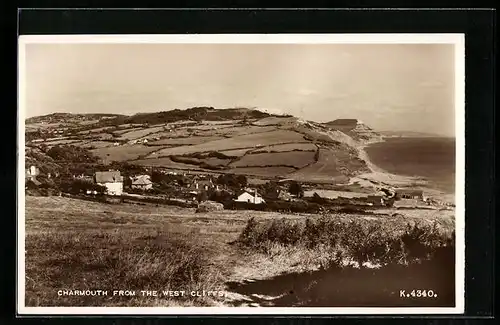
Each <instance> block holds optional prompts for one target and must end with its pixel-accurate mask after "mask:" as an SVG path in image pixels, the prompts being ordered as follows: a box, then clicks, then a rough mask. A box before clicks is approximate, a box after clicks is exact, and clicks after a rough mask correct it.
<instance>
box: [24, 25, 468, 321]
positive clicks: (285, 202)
mask: <svg viewBox="0 0 500 325" xmlns="http://www.w3.org/2000/svg"><path fill="white" fill-rule="evenodd" d="M464 53H465V52H464V36H463V35H461V34H364V35H363V34H289V35H286V34H246V35H237V34H233V35H230V34H220V35H208V34H206V35H200V34H199V35H154V36H153V35H122V36H112V35H101V36H83V35H79V36H68V35H59V36H56V35H54V36H48V35H45V36H44V35H38V36H20V38H19V67H18V71H19V95H18V96H19V107H18V128H19V134H18V159H19V160H18V197H17V199H18V219H17V227H18V228H17V239H18V247H17V252H18V253H17V256H18V272H17V273H18V279H17V303H18V312H19V313H20V314H22V313H23V312H24V313H27V314H37V313H39V314H51V313H56V314H72V313H77V314H82V313H84V314H88V313H95V314H106V313H132V314H203V313H207V314H214V313H217V314H240V313H242V314H245V313H252V314H311V313H314V314H318V313H319V314H321V313H325V314H398V313H418V314H422V313H427V314H439V313H447V314H451V313H455V314H457V313H463V312H464V265H465V263H464V240H465V234H464V227H465V216H464V213H465V211H464V209H465V208H464V204H465V203H464V175H465V163H464V160H465V158H464V133H465V131H464V127H465V126H464V125H465V124H464V119H465V117H464V116H465V113H464V103H465V100H464V87H465V86H464V85H465V78H464ZM88 307H92V308H88ZM118 307H127V308H118Z"/></svg>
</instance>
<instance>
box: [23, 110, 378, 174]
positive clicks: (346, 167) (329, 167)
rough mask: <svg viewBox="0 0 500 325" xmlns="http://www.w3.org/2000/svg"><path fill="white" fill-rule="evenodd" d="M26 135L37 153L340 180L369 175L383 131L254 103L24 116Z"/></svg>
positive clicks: (227, 171) (190, 168) (104, 161)
mask: <svg viewBox="0 0 500 325" xmlns="http://www.w3.org/2000/svg"><path fill="white" fill-rule="evenodd" d="M26 139H27V146H28V147H29V148H30V149H29V150H31V149H37V150H36V153H37V155H38V157H40V151H43V150H42V149H43V148H44V147H45V148H51V147H54V146H65V145H72V146H76V147H81V148H85V149H87V150H90V152H91V153H92V154H94V155H95V156H97V157H99V158H100V159H101V161H102V163H103V164H110V163H112V162H127V163H131V164H137V165H142V166H156V167H163V168H168V169H178V170H195V171H199V172H217V173H234V174H244V175H247V176H252V177H259V178H263V179H274V178H276V177H278V178H289V179H296V180H300V181H303V182H316V183H342V182H347V181H349V179H350V178H351V177H354V176H356V175H359V174H362V173H366V172H370V167H369V164H367V161H365V158H364V157H365V156H364V155H363V153H362V152H361V151H362V147H363V146H364V145H365V144H366V143H370V142H373V141H380V135H379V134H378V133H376V132H375V131H373V130H372V129H371V128H369V127H368V126H366V125H365V124H363V123H360V121H359V120H357V119H349V120H335V121H331V122H328V123H319V122H314V121H308V120H304V119H301V118H297V117H294V116H292V115H287V114H274V113H270V112H268V111H267V110H259V109H254V108H252V109H250V108H227V109H216V108H213V107H193V108H189V109H185V110H181V109H174V110H171V111H161V112H153V113H138V114H134V115H120V114H70V113H55V114H49V115H46V116H41V117H35V118H30V119H27V120H26ZM214 153H217V154H214ZM27 157H29V158H30V159H31V160H30V162H33V159H34V158H33V157H32V156H31V155H29V154H27Z"/></svg>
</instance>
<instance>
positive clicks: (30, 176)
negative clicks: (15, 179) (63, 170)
mask: <svg viewBox="0 0 500 325" xmlns="http://www.w3.org/2000/svg"><path fill="white" fill-rule="evenodd" d="M38 175H40V169H39V168H38V167H36V166H31V167H30V168H28V169H26V172H25V175H24V176H25V177H24V179H25V183H26V187H27V188H28V187H38V186H40V185H41V184H42V183H40V181H38V180H37V179H36V177H37V176H38Z"/></svg>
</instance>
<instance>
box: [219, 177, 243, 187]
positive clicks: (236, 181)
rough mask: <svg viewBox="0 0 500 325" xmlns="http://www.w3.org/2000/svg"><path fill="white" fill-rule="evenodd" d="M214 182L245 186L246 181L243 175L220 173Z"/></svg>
mask: <svg viewBox="0 0 500 325" xmlns="http://www.w3.org/2000/svg"><path fill="white" fill-rule="evenodd" d="M216 183H217V184H219V185H226V186H229V187H232V188H241V187H245V186H247V183H248V181H247V177H246V176H245V175H235V174H222V175H220V176H219V177H218V178H217V180H216Z"/></svg>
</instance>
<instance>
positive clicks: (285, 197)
mask: <svg viewBox="0 0 500 325" xmlns="http://www.w3.org/2000/svg"><path fill="white" fill-rule="evenodd" d="M292 199H293V198H292V195H291V194H290V193H288V192H286V191H279V193H278V200H283V201H292Z"/></svg>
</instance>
